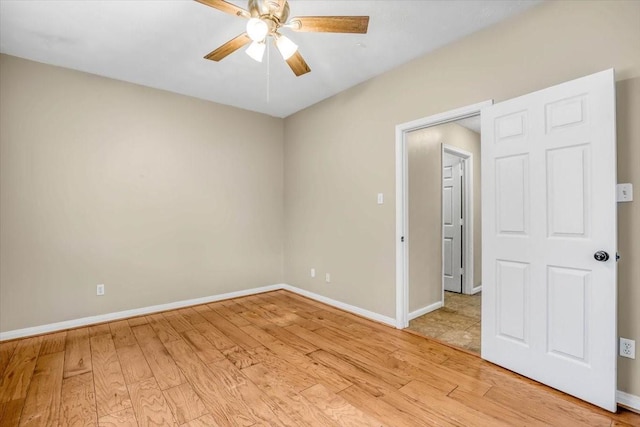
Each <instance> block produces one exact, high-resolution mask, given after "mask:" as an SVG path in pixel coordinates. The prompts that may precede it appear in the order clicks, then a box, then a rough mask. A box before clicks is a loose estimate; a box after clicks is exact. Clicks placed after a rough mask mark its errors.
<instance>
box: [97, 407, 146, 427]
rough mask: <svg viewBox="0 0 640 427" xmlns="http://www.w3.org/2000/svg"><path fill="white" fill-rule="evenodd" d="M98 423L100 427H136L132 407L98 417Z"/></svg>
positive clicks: (136, 423) (136, 422)
mask: <svg viewBox="0 0 640 427" xmlns="http://www.w3.org/2000/svg"><path fill="white" fill-rule="evenodd" d="M98 425H99V426H100V427H137V426H138V421H137V420H136V415H135V413H134V412H133V408H127V409H123V410H122V411H118V412H114V413H113V414H109V415H105V416H104V417H100V419H99V420H98Z"/></svg>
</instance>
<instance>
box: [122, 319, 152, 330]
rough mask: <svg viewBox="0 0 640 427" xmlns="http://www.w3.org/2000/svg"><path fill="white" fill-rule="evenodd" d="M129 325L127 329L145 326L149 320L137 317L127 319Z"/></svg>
mask: <svg viewBox="0 0 640 427" xmlns="http://www.w3.org/2000/svg"><path fill="white" fill-rule="evenodd" d="M127 322H128V323H129V327H131V328H133V327H134V326H140V325H146V324H148V323H149V320H148V319H147V317H146V316H138V317H132V318H130V319H127Z"/></svg>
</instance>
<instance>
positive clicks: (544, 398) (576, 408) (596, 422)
mask: <svg viewBox="0 0 640 427" xmlns="http://www.w3.org/2000/svg"><path fill="white" fill-rule="evenodd" d="M485 398H486V399H489V400H492V401H494V402H496V403H499V404H501V405H502V406H506V407H508V408H511V409H513V410H516V411H519V412H521V413H523V414H526V415H528V416H530V417H532V418H536V419H538V420H540V421H542V422H545V423H549V424H552V425H571V424H572V423H573V424H576V425H583V426H608V425H610V424H611V418H609V417H607V416H604V415H600V414H597V413H594V412H593V411H589V410H587V409H585V408H583V407H582V406H580V405H577V404H574V403H570V402H566V401H564V400H561V399H553V398H550V396H549V395H548V394H545V393H539V392H538V391H537V390H535V388H534V387H531V389H530V390H528V391H527V392H526V394H525V393H523V391H522V390H516V389H513V388H511V387H509V388H505V387H501V386H494V387H492V388H491V390H489V391H488V392H487V393H486V394H485Z"/></svg>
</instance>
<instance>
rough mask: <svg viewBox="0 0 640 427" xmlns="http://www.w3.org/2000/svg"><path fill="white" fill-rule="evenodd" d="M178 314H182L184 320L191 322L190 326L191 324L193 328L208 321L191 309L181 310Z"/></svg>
mask: <svg viewBox="0 0 640 427" xmlns="http://www.w3.org/2000/svg"><path fill="white" fill-rule="evenodd" d="M178 313H180V315H181V316H182V318H183V319H184V320H186V321H187V322H189V324H191V326H195V325H197V324H198V323H204V322H206V321H207V319H205V318H204V317H202V316H201V315H200V313H198V312H197V311H195V310H194V309H193V308H191V307H187V308H183V309H180V310H178Z"/></svg>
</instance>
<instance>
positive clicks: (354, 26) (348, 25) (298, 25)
mask: <svg viewBox="0 0 640 427" xmlns="http://www.w3.org/2000/svg"><path fill="white" fill-rule="evenodd" d="M287 26H290V27H291V29H292V30H293V31H307V32H311V31H313V32H322V33H358V34H365V33H366V32H367V28H368V27H369V17H368V16H298V17H296V18H291V21H290V22H289V24H288V25H287Z"/></svg>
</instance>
